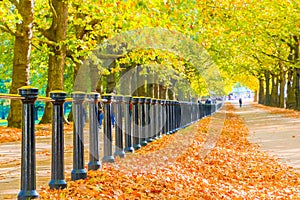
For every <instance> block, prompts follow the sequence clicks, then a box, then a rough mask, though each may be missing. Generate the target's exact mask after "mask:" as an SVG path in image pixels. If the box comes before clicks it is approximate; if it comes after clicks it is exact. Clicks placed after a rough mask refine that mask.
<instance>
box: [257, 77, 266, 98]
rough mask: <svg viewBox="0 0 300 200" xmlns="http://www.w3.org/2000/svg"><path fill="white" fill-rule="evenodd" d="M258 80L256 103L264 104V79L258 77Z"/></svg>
mask: <svg viewBox="0 0 300 200" xmlns="http://www.w3.org/2000/svg"><path fill="white" fill-rule="evenodd" d="M258 80H259V93H258V103H259V104H264V102H265V88H264V79H263V78H261V77H260V78H259V79H258Z"/></svg>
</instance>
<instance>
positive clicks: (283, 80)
mask: <svg viewBox="0 0 300 200" xmlns="http://www.w3.org/2000/svg"><path fill="white" fill-rule="evenodd" d="M279 67H280V69H281V73H280V78H279V87H280V89H279V90H280V94H279V107H280V108H284V96H285V91H284V88H285V84H286V71H285V70H284V68H283V64H282V62H279Z"/></svg>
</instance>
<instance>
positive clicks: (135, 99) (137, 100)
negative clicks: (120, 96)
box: [132, 96, 139, 104]
mask: <svg viewBox="0 0 300 200" xmlns="http://www.w3.org/2000/svg"><path fill="white" fill-rule="evenodd" d="M138 102H139V97H136V96H134V97H132V103H133V104H137V103H138Z"/></svg>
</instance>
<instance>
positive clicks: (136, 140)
mask: <svg viewBox="0 0 300 200" xmlns="http://www.w3.org/2000/svg"><path fill="white" fill-rule="evenodd" d="M138 102H139V98H138V97H133V98H132V106H133V112H132V119H133V148H134V149H135V150H137V149H140V148H141V147H142V146H141V144H140V130H139V125H140V123H139V109H138Z"/></svg>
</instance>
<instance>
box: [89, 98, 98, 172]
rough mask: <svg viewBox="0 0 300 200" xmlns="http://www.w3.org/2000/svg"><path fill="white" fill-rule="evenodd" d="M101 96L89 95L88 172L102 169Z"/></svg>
mask: <svg viewBox="0 0 300 200" xmlns="http://www.w3.org/2000/svg"><path fill="white" fill-rule="evenodd" d="M99 97H100V94H99V93H96V92H91V93H88V94H87V98H88V99H89V111H90V112H89V118H90V135H89V136H90V137H89V142H90V145H89V163H88V170H97V169H99V168H100V167H101V163H100V161H99V128H98V126H99V122H98V100H99Z"/></svg>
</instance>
